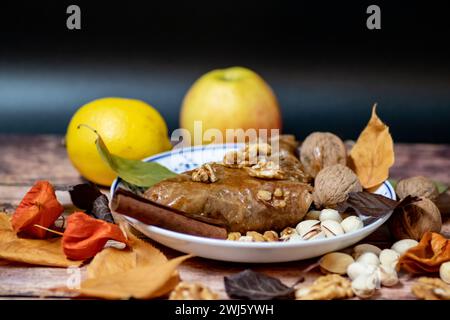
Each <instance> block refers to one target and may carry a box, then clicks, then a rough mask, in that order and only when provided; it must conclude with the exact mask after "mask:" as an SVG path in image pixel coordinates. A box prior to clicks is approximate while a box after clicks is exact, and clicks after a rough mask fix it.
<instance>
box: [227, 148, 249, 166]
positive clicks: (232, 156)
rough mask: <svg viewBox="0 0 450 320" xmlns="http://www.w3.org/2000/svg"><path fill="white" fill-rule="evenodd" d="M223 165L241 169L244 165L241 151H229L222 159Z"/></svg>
mask: <svg viewBox="0 0 450 320" xmlns="http://www.w3.org/2000/svg"><path fill="white" fill-rule="evenodd" d="M223 165H224V166H226V167H229V168H242V167H244V166H245V165H246V164H245V157H244V154H243V153H242V152H241V151H235V150H233V151H230V152H227V153H226V154H225V156H224V157H223Z"/></svg>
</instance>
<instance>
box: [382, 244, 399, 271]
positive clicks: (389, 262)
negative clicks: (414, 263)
mask: <svg viewBox="0 0 450 320" xmlns="http://www.w3.org/2000/svg"><path fill="white" fill-rule="evenodd" d="M379 259H380V263H381V264H382V265H383V266H386V267H389V268H395V267H396V265H397V262H398V259H400V254H399V253H398V252H397V251H394V250H392V249H384V250H382V251H381V252H380V255H379Z"/></svg>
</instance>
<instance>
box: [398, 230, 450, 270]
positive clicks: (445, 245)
mask: <svg viewBox="0 0 450 320" xmlns="http://www.w3.org/2000/svg"><path fill="white" fill-rule="evenodd" d="M446 261H450V240H449V239H446V238H445V237H444V236H442V235H440V234H439V233H435V232H427V233H425V234H424V235H423V237H422V239H421V240H420V242H419V244H418V245H417V246H415V247H413V248H411V249H409V250H408V251H406V253H405V254H404V255H402V256H401V257H400V260H399V261H398V264H397V268H398V269H399V270H400V269H404V270H405V271H407V272H410V273H415V274H420V273H434V272H439V267H440V266H441V264H442V263H444V262H446Z"/></svg>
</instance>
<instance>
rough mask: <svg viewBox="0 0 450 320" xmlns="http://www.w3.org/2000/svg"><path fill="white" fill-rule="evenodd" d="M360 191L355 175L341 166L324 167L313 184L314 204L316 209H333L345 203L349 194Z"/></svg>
mask: <svg viewBox="0 0 450 320" xmlns="http://www.w3.org/2000/svg"><path fill="white" fill-rule="evenodd" d="M359 191H362V186H361V183H360V182H359V180H358V177H357V176H356V174H355V173H354V172H353V171H352V170H350V169H349V168H348V167H346V166H343V165H341V164H335V165H333V166H329V167H326V168H324V169H322V170H320V172H319V173H318V174H317V176H316V179H315V182H314V193H313V198H314V204H315V205H316V207H317V208H334V207H335V206H336V204H338V203H340V202H342V201H345V200H346V199H347V197H348V194H349V193H350V192H359Z"/></svg>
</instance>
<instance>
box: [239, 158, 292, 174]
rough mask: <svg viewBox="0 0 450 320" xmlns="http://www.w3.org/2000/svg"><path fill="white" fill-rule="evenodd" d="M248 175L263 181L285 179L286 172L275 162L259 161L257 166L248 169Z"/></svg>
mask: <svg viewBox="0 0 450 320" xmlns="http://www.w3.org/2000/svg"><path fill="white" fill-rule="evenodd" d="M246 169H247V172H248V175H249V176H251V177H256V178H263V179H284V172H283V171H282V170H281V169H280V166H279V165H278V164H276V163H275V162H273V161H263V160H260V161H258V163H257V164H255V165H254V166H252V167H250V168H246Z"/></svg>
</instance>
